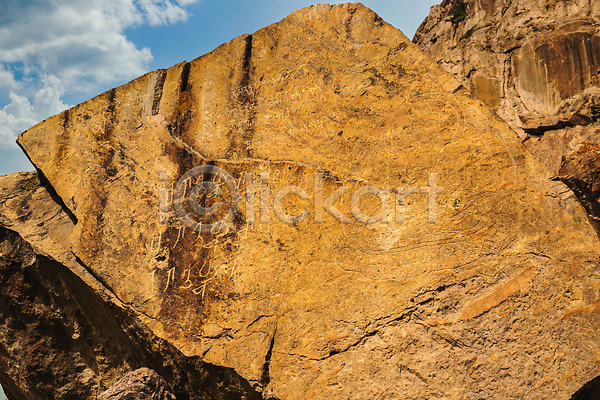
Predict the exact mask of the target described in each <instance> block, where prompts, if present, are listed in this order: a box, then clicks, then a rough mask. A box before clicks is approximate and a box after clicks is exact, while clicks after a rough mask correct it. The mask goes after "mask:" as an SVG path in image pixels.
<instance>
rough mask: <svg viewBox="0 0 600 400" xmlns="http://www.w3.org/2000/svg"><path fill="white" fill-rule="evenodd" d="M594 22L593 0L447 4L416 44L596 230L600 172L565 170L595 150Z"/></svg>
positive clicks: (598, 63)
mask: <svg viewBox="0 0 600 400" xmlns="http://www.w3.org/2000/svg"><path fill="white" fill-rule="evenodd" d="M599 17H600V3H598V2H596V1H555V0H543V1H537V0H536V1H533V0H518V1H508V0H466V1H461V0H446V1H443V2H442V3H441V4H440V5H438V6H434V7H432V10H431V14H430V15H429V16H428V17H427V19H426V20H425V21H424V22H423V24H422V25H421V27H420V28H419V30H418V31H417V33H416V35H415V38H414V41H415V43H417V44H419V45H420V46H421V47H422V48H423V49H424V50H425V51H426V52H427V53H429V55H431V56H432V57H433V58H434V59H435V60H436V61H438V63H439V64H440V65H441V66H442V67H443V68H444V69H445V70H447V71H449V72H451V73H452V74H454V75H455V76H456V77H457V78H458V79H460V80H461V81H462V82H463V85H464V86H465V87H466V88H468V89H469V90H470V91H471V93H472V94H473V95H474V96H475V97H477V98H479V99H481V100H482V101H483V102H484V103H486V104H487V105H488V106H490V107H492V108H493V109H495V110H496V112H497V113H498V115H500V116H501V117H502V118H503V119H505V120H506V121H507V122H508V123H509V124H510V126H511V127H512V128H513V129H515V131H517V132H518V133H519V135H520V137H521V139H522V140H523V141H524V143H525V145H526V146H527V148H528V149H529V150H530V151H532V152H533V153H534V154H535V155H536V156H537V157H538V158H539V159H540V160H541V161H542V162H543V163H544V164H545V165H546V166H547V167H548V168H549V169H550V171H551V172H552V173H553V174H554V175H555V176H556V177H558V178H560V179H563V180H564V181H565V182H566V183H567V184H568V185H569V186H570V187H571V188H572V189H573V190H574V191H575V192H576V193H577V194H578V197H579V198H580V199H581V202H582V204H583V205H584V206H585V207H586V209H587V211H588V213H589V215H590V218H591V219H592V220H593V221H595V223H596V225H597V226H598V227H600V214H599V213H598V209H599V208H600V194H599V193H598V191H597V189H594V182H593V179H592V180H590V179H589V175H590V174H591V175H596V176H597V175H598V173H599V170H598V169H593V170H588V171H587V172H586V171H582V170H580V171H579V172H581V174H580V175H577V176H574V175H573V172H574V171H573V169H572V167H571V166H570V165H571V164H573V163H578V162H579V161H577V160H578V159H579V158H581V157H582V153H584V152H587V151H589V149H590V148H591V147H596V146H598V144H599V143H600V142H599V141H600V139H599V137H600V135H599V133H598V132H599V131H600V119H599V117H600V87H599V86H600V30H599V29H600V22H599V21H600V20H599ZM585 157H587V158H590V157H591V158H596V159H597V158H598V153H597V152H596V151H595V150H594V151H593V152H592V153H589V154H588V155H587V156H585ZM582 193H585V195H583V194H582Z"/></svg>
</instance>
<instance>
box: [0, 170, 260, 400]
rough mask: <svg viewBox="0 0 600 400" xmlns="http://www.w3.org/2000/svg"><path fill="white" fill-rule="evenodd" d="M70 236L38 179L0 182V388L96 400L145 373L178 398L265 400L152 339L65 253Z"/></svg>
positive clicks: (14, 394) (67, 222)
mask: <svg viewBox="0 0 600 400" xmlns="http://www.w3.org/2000/svg"><path fill="white" fill-rule="evenodd" d="M72 229H73V223H72V221H71V219H70V218H69V217H68V215H67V214H66V213H65V212H64V211H63V210H62V209H61V207H60V206H59V205H58V204H57V203H56V202H55V201H54V199H53V198H52V197H51V194H50V193H49V192H48V191H47V190H46V189H45V188H43V187H40V185H39V180H38V177H37V174H36V173H21V174H14V175H9V176H4V177H0V321H1V322H0V382H2V386H3V387H4V390H5V392H6V394H7V396H8V398H9V399H11V400H40V399H49V400H50V399H96V396H97V394H98V393H100V392H101V391H104V390H105V389H107V388H108V387H109V386H110V385H111V384H113V383H114V382H115V381H116V380H117V379H118V378H120V377H121V376H123V375H124V374H125V373H127V372H129V371H132V370H135V369H137V368H140V367H145V366H146V367H151V368H153V369H155V370H156V371H160V373H161V375H162V376H164V377H166V378H168V379H169V381H170V382H171V386H172V387H173V388H174V390H175V393H176V394H177V395H178V396H180V397H179V398H186V397H185V396H186V394H187V393H190V392H195V393H196V395H195V397H193V398H198V399H215V398H220V399H232V398H237V399H256V398H260V396H259V395H258V394H257V393H256V392H254V390H252V388H251V387H250V385H249V384H248V383H247V382H245V381H244V380H243V379H241V378H240V377H239V376H238V375H237V374H236V373H235V372H234V371H231V370H229V369H227V368H220V367H216V366H213V365H209V364H206V363H203V362H202V361H201V360H199V359H197V358H195V359H194V358H186V357H184V356H183V355H182V354H181V353H180V352H178V351H177V350H176V349H175V348H173V346H171V345H169V344H168V343H166V342H164V341H162V340H160V339H158V338H156V337H155V335H154V334H153V333H152V332H150V331H148V329H147V327H145V326H144V325H143V324H142V323H140V322H139V321H138V318H137V317H136V315H135V314H136V313H135V311H134V310H131V309H130V308H129V307H128V306H127V305H125V304H123V303H121V302H120V301H119V300H118V299H117V298H116V297H115V296H114V294H112V293H111V292H110V291H109V290H107V289H106V288H105V287H104V286H103V285H102V284H101V283H100V282H98V281H97V280H96V279H95V277H94V276H92V275H91V274H90V273H89V272H88V271H86V270H85V268H84V267H83V266H82V265H81V264H80V263H79V261H78V260H77V258H76V257H75V256H73V254H72V253H71V252H70V251H68V237H69V233H70V232H71V231H72Z"/></svg>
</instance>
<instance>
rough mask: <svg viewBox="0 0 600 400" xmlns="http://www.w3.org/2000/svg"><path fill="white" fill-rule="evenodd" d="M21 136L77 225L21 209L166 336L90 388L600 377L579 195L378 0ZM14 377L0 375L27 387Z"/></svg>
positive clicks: (144, 324)
mask: <svg viewBox="0 0 600 400" xmlns="http://www.w3.org/2000/svg"><path fill="white" fill-rule="evenodd" d="M19 144H20V145H21V147H22V148H23V149H24V151H25V152H26V153H27V155H28V156H29V158H30V159H31V160H32V162H33V164H34V165H35V166H36V168H37V169H38V171H39V172H38V173H40V174H43V178H42V182H43V184H44V187H46V188H47V194H46V195H45V196H46V197H45V199H46V200H43V201H42V200H37V199H36V198H35V197H32V198H31V202H32V203H31V204H32V206H31V207H30V208H29V209H35V210H37V209H38V208H39V209H40V210H43V209H44V206H40V207H38V206H35V204H37V203H38V202H40V201H41V202H46V201H48V202H49V203H50V204H51V205H52V207H54V210H56V213H57V214H58V215H61V221H62V223H64V226H65V228H60V229H58V228H56V229H58V230H59V231H60V232H63V233H61V234H60V235H56V236H55V235H54V234H53V232H54V230H55V228H54V227H53V226H52V225H51V224H50V225H48V224H39V223H36V222H35V220H32V222H31V223H29V222H27V221H28V218H22V217H21V212H20V211H19V210H20V209H19V207H20V204H21V203H19V202H17V203H6V204H7V205H6V206H5V211H3V214H2V215H6V217H5V218H4V219H3V220H2V221H3V222H2V224H3V226H5V227H6V229H11V230H12V231H13V232H15V235H17V234H18V235H19V236H20V238H21V239H22V240H25V241H28V243H30V244H31V246H32V251H33V252H34V253H35V254H40V255H43V254H46V257H47V258H51V259H53V260H56V262H55V263H53V264H52V265H50V266H48V267H47V268H46V270H47V271H53V270H62V271H67V272H68V271H71V272H69V273H74V274H76V275H77V276H78V277H79V278H78V279H80V280H81V282H82V283H81V285H82V286H84V287H87V288H88V289H87V290H88V291H89V292H93V293H96V294H97V296H100V299H101V300H102V303H101V304H103V305H102V306H101V305H99V306H98V307H108V308H109V310H111V311H112V310H114V311H113V312H114V315H112V313H111V312H107V313H106V317H105V318H107V319H108V320H111V318H112V320H111V321H116V322H115V324H116V326H115V327H114V330H115V332H116V333H115V334H116V335H124V339H122V340H129V339H131V340H133V341H134V343H133V344H132V349H133V350H129V351H131V352H132V354H138V353H140V354H147V356H145V358H141V359H137V360H139V361H138V362H136V363H134V362H133V361H130V362H126V363H119V362H118V360H117V361H110V362H107V363H106V365H107V366H106V370H102V371H100V370H97V371H98V372H95V371H96V370H94V369H92V371H93V372H94V373H95V374H94V375H93V377H94V379H95V380H96V381H97V382H102V383H98V384H94V386H93V387H95V388H99V387H102V390H104V389H105V388H108V387H109V385H112V384H114V383H115V382H116V380H117V379H118V378H119V377H121V376H122V375H123V374H124V373H127V372H129V371H133V370H136V369H138V368H141V367H147V368H150V369H152V370H154V371H156V373H157V374H158V375H159V376H161V377H163V378H164V379H165V381H166V382H167V383H168V384H169V385H170V386H171V387H172V389H173V394H174V395H175V396H176V397H177V398H186V397H185V396H186V395H187V396H189V398H191V399H196V398H235V397H234V396H231V397H226V394H225V393H227V392H230V393H234V394H235V395H236V396H237V398H244V397H245V398H253V396H260V397H262V398H264V399H284V398H285V399H300V398H317V399H333V398H348V399H365V398H405V399H418V398H475V397H476V398H506V399H510V398H515V399H516V398H518V399H524V398H557V399H560V398H564V399H567V398H569V397H570V396H572V395H573V394H575V393H576V392H578V391H579V390H580V389H582V387H583V386H584V385H585V384H586V383H587V382H592V381H593V379H594V378H595V377H596V376H598V374H599V371H598V363H597V360H598V357H599V354H600V341H599V340H598V339H600V332H598V330H597V329H596V328H597V324H598V313H597V310H598V304H600V282H599V281H598V279H597V271H598V262H599V259H600V242H599V239H598V237H597V236H596V235H595V233H594V230H593V227H592V225H591V224H590V222H589V220H588V219H587V217H586V214H585V212H584V211H583V210H582V208H581V207H580V205H579V203H577V201H576V199H575V197H574V195H573V193H572V192H571V191H570V190H569V189H568V188H567V187H566V186H565V185H564V184H563V183H561V182H557V181H552V180H551V178H552V176H551V175H550V174H549V173H547V171H546V170H545V169H544V168H542V166H541V164H539V163H538V162H537V161H536V160H535V159H534V157H533V156H532V155H531V154H530V153H529V152H527V151H526V150H525V149H524V148H523V146H522V145H521V143H520V141H519V139H518V136H517V135H516V134H515V133H514V132H513V131H511V130H510V129H508V127H507V126H506V124H505V123H503V122H502V121H501V120H500V119H498V118H497V117H496V116H495V115H494V114H493V113H492V112H491V111H489V110H488V109H487V108H486V107H483V106H482V105H481V104H480V103H479V102H477V101H474V100H472V99H470V98H469V97H468V96H467V94H466V93H464V90H462V89H461V85H460V83H459V82H458V81H457V80H456V79H455V78H454V77H452V76H451V75H450V74H448V73H445V72H444V71H443V70H442V69H441V68H440V67H439V66H438V65H437V64H435V62H433V61H432V60H431V59H430V58H429V57H427V56H426V55H425V54H424V53H422V52H421V51H420V50H419V49H418V47H417V46H415V45H414V44H412V43H411V42H410V41H409V40H408V39H407V38H406V37H405V36H404V35H403V34H402V33H401V32H400V31H398V30H396V29H395V28H393V27H392V26H390V25H389V24H387V23H385V22H384V21H382V20H381V19H380V18H379V17H378V16H377V15H376V14H374V13H373V12H371V11H370V10H368V9H366V8H365V7H363V6H361V5H356V4H349V5H339V6H328V5H320V6H314V7H309V8H306V9H302V10H299V11H297V12H295V13H293V14H292V15H290V16H289V17H287V18H285V19H284V20H282V21H281V22H279V23H277V24H274V25H271V26H269V27H267V28H264V29H262V30H260V31H258V32H256V33H254V34H252V35H244V36H242V37H240V38H237V39H234V40H233V41H231V42H230V43H227V44H224V45H222V46H221V47H219V48H218V49H216V50H215V51H213V52H211V53H209V54H206V55H204V56H202V57H200V58H198V59H196V60H193V61H191V62H184V63H181V64H178V65H176V66H174V67H172V68H170V69H168V70H160V71H154V72H151V73H149V74H147V75H144V76H142V77H140V78H138V79H136V80H134V81H132V82H130V83H128V84H127V85H124V86H121V87H118V88H115V89H113V90H110V91H109V92H107V93H104V94H102V95H100V96H97V97H96V98H94V99H91V100H89V101H87V102H85V103H82V104H80V105H78V106H75V107H73V108H71V109H69V110H68V111H65V112H63V113H61V114H59V115H57V116H54V117H51V118H49V119H48V120H46V121H44V122H43V123H41V124H38V125H37V126H35V127H33V128H31V129H30V130H28V131H27V132H24V133H23V134H22V135H21V136H20V138H19ZM40 176H42V175H40ZM5 179H13V180H14V179H16V180H22V178H19V177H16V178H15V177H12V178H5ZM3 186H4V187H7V189H6V193H9V194H10V193H13V192H14V191H15V189H12V188H10V185H8V186H7V184H4V185H3ZM36 187H37V188H39V186H36V185H32V189H35V188H36ZM41 189H43V188H40V190H41ZM35 190H38V189H35ZM9 197H10V195H9ZM7 201H8V200H7ZM46 217H49V216H48V215H46ZM40 226H49V228H48V229H49V231H48V232H49V235H43V234H41V233H40V232H36V231H34V230H35V229H38V228H39V227H40ZM61 226H62V225H61ZM18 240H19V238H18V237H17V236H14V237H11V239H10V240H9V241H8V243H9V244H11V246H14V245H13V244H12V243H17V242H18ZM34 249H35V250H34ZM36 257H37V256H36ZM73 260H74V263H73ZM25 264H27V263H26V262H20V261H19V262H18V263H16V265H17V266H21V265H25ZM14 268H16V266H15V267H14ZM19 268H22V269H26V267H25V266H23V267H19ZM65 273H66V272H65ZM50 275H51V277H54V276H57V274H51V273H50ZM82 277H84V278H82ZM65 290H66V289H65ZM19 293H20V291H17V293H6V294H4V293H2V296H3V298H6V299H9V300H10V299H11V298H13V297H15V296H18V295H19ZM40 293H43V291H42V292H40ZM88 295H89V296H93V294H86V296H88ZM69 296H70V295H69V293H64V294H61V295H60V296H57V297H59V298H60V299H65V301H67V299H69V298H71V297H69ZM25 304H31V303H27V302H25ZM40 304H41V306H40V307H42V308H43V307H46V304H50V305H51V304H54V303H53V302H52V301H51V300H48V299H42V300H40ZM33 308H34V309H37V308H39V307H37V308H36V307H33ZM58 308H59V309H60V308H61V307H60V304H59V307H58ZM120 310H124V311H120ZM80 312H81V313H83V314H85V313H86V309H85V307H84V308H82V310H81V311H80ZM123 314H125V315H124V316H122V317H121V315H123ZM11 315H13V317H14V318H17V314H13V313H11ZM40 318H41V320H43V321H45V320H47V319H48V318H49V317H47V316H45V315H42V316H40ZM120 321H122V322H120ZM111 323H112V322H111ZM89 325H94V321H92V322H90V323H89ZM110 326H111V325H110V324H106V328H105V327H104V326H103V327H102V328H103V329H104V328H105V329H107V332H106V333H104V332H99V333H98V335H102V336H104V335H107V334H109V333H111V332H113V328H110ZM131 326H133V327H134V328H131ZM65 329H66V328H65ZM136 329H140V330H141V331H142V332H144V333H145V334H144V335H145V336H143V335H135V336H134V335H133V334H132V333H131V332H132V330H134V331H135V330H136ZM33 332H38V331H37V330H36V331H33ZM40 332H41V333H39V335H41V336H43V337H46V336H48V335H50V337H57V336H58V337H62V336H61V335H59V334H55V333H54V331H40ZM69 332H70V331H69ZM86 332H90V333H88V334H86V335H82V336H81V337H84V338H94V337H95V335H96V334H95V333H94V331H92V330H88V331H86ZM79 340H81V339H79ZM154 341H158V343H160V345H156V344H155V345H151V343H157V342H154ZM59 342H60V341H59ZM113 343H118V341H115V342H111V343H107V344H105V345H100V344H99V345H98V346H99V347H100V348H104V347H105V346H106V347H107V348H109V349H110V345H114V344H113ZM0 347H2V349H3V350H2V351H0V358H2V362H14V364H15V365H17V366H21V365H23V363H25V362H26V360H24V359H21V358H19V357H20V356H19V354H21V353H19V352H15V354H9V353H7V352H6V351H5V350H4V349H9V348H11V347H10V343H4V342H0ZM13 347H14V346H13ZM49 348H50V349H53V351H55V352H56V354H57V356H56V357H57V358H56V359H57V363H56V364H57V369H59V370H60V371H63V372H64V374H65V376H67V375H69V374H71V375H72V376H73V377H74V378H77V377H78V375H77V374H78V370H77V369H76V368H73V367H72V365H74V364H73V362H72V361H70V360H69V362H62V361H60V359H59V358H58V356H59V354H61V348H59V347H57V346H55V347H52V346H50V347H49ZM143 349H146V350H145V351H146V352H144V351H143ZM64 351H67V352H68V353H69V354H70V352H72V350H71V349H68V350H64ZM83 351H84V350H77V351H76V352H78V353H81V352H83ZM105 352H108V353H110V354H113V353H114V352H116V350H115V351H113V350H105ZM126 354H129V353H126ZM173 357H174V358H173ZM123 358H125V359H127V357H126V356H123ZM43 359H45V357H44V358H43ZM165 359H166V360H171V359H173V360H176V361H173V362H172V364H169V365H173V367H172V369H168V368H166V367H164V362H165V361H164V360H165ZM161 360H163V361H161ZM186 362H187V363H189V364H187V366H186V367H185V368H183V367H180V365H184V363H186ZM179 363H183V364H179ZM161 364H162V366H161ZM117 367H120V369H119V370H117ZM176 367H177V369H175V368H176ZM106 371H108V372H106ZM169 371H172V372H171V373H169ZM175 371H178V373H176V372H175ZM186 374H187V375H186ZM18 376H19V375H17V374H16V373H11V374H8V375H0V381H1V382H2V383H3V384H4V383H5V382H6V383H7V384H10V385H12V386H11V388H12V389H10V390H11V393H12V394H13V397H15V398H18V397H17V396H21V398H31V396H30V397H27V394H26V393H27V392H26V390H27V387H26V386H24V385H25V384H24V383H22V382H21V381H19V379H18ZM198 376H200V378H198ZM193 378H195V379H196V381H195V382H198V385H197V386H194V387H192V385H191V382H192V379H193ZM203 379H204V380H203ZM104 382H106V383H104ZM188 382H190V385H189V386H186V385H187V383H188ZM203 385H206V387H205V386H203ZM45 390H47V391H51V390H53V389H52V388H51V387H46V389H45ZM586 390H587V389H586ZM40 391H41V389H40ZM100 392H101V390H98V391H97V392H96V393H100ZM43 393H47V392H43ZM48 393H49V392H48ZM257 393H258V394H257ZM45 396H46V397H51V396H55V397H56V398H61V395H60V394H58V395H57V394H55V393H52V394H45ZM219 396H221V397H219ZM82 397H84V396H83V395H82ZM62 398H66V396H62Z"/></svg>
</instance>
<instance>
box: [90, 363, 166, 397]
mask: <svg viewBox="0 0 600 400" xmlns="http://www.w3.org/2000/svg"><path fill="white" fill-rule="evenodd" d="M98 400H175V396H174V395H173V393H171V392H170V391H169V385H168V384H167V382H165V380H164V379H163V378H162V377H161V376H160V375H158V374H157V373H156V372H154V371H152V370H151V369H148V368H140V369H137V370H135V371H133V372H130V373H128V374H127V375H125V376H124V377H123V378H121V379H119V381H118V382H117V383H115V384H114V385H113V386H111V387H110V389H108V390H107V391H106V392H103V393H101V394H100V396H98Z"/></svg>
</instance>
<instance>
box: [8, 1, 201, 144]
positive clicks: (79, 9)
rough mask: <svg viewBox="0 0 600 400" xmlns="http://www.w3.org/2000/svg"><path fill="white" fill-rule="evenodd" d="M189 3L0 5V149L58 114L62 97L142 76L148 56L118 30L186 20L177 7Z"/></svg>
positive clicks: (87, 2) (147, 50)
mask: <svg viewBox="0 0 600 400" xmlns="http://www.w3.org/2000/svg"><path fill="white" fill-rule="evenodd" d="M195 1H196V0H176V2H175V3H173V2H171V1H169V0H88V1H81V0H53V1H47V0H19V1H14V0H0V10H2V12H1V13H0V95H1V94H2V93H1V92H2V91H10V93H9V95H8V96H6V95H4V96H0V99H1V98H3V97H4V98H5V99H6V98H8V100H9V102H8V104H5V105H4V107H2V105H1V104H0V107H2V108H0V148H2V147H5V146H7V145H8V143H9V142H13V141H14V139H15V138H16V135H17V134H18V133H20V132H21V131H23V130H25V129H27V128H29V127H30V126H31V125H33V124H35V123H37V122H39V121H40V120H42V119H44V118H47V117H48V116H50V115H53V114H55V113H57V112H60V111H62V110H63V109H65V108H66V107H67V106H66V105H65V104H64V103H63V101H62V100H61V97H62V96H63V95H64V94H65V93H78V92H79V93H80V92H84V91H86V92H89V91H94V90H95V89H96V88H98V87H100V86H101V85H108V84H113V83H120V82H123V81H125V80H128V79H132V78H134V77H136V76H139V75H141V74H143V73H144V72H146V71H147V70H148V65H149V63H150V62H151V60H152V53H151V51H150V49H148V48H142V49H139V48H137V47H136V46H135V44H134V43H132V42H131V41H130V40H128V39H127V37H126V35H125V33H124V32H125V30H126V29H127V28H129V27H132V26H140V25H151V26H157V25H165V24H174V23H177V22H181V21H186V20H187V17H188V14H187V11H186V10H185V8H184V7H185V6H188V5H190V4H192V3H194V2H195ZM6 66H9V68H6ZM15 71H18V74H17V77H16V75H15ZM5 93H6V92H5Z"/></svg>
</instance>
